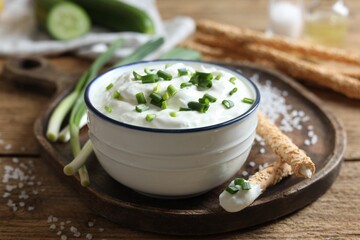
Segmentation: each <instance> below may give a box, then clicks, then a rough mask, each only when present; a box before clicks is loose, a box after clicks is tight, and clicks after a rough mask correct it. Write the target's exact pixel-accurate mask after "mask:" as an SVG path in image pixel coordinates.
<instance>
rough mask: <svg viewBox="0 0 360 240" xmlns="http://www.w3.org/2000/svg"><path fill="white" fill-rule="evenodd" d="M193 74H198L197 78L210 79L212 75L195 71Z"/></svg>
mask: <svg viewBox="0 0 360 240" xmlns="http://www.w3.org/2000/svg"><path fill="white" fill-rule="evenodd" d="M195 75H197V76H199V79H206V80H212V79H213V78H214V76H213V75H212V74H211V73H206V72H196V73H195Z"/></svg>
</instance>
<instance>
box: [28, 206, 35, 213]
mask: <svg viewBox="0 0 360 240" xmlns="http://www.w3.org/2000/svg"><path fill="white" fill-rule="evenodd" d="M34 209H35V207H34V206H28V208H27V210H28V211H29V212H30V211H34Z"/></svg>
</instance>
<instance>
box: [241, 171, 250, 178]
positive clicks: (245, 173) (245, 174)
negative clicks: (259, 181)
mask: <svg viewBox="0 0 360 240" xmlns="http://www.w3.org/2000/svg"><path fill="white" fill-rule="evenodd" d="M241 174H242V175H243V176H244V177H247V176H249V173H248V172H247V171H243V172H242V173H241Z"/></svg>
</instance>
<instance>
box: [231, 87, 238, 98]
mask: <svg viewBox="0 0 360 240" xmlns="http://www.w3.org/2000/svg"><path fill="white" fill-rule="evenodd" d="M237 90H238V89H237V88H233V89H232V90H231V91H230V92H229V95H230V96H231V95H233V94H234V93H236V92H237Z"/></svg>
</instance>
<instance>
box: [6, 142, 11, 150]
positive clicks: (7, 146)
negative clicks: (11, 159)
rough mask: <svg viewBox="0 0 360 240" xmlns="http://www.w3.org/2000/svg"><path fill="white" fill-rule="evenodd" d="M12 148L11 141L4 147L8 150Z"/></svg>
mask: <svg viewBox="0 0 360 240" xmlns="http://www.w3.org/2000/svg"><path fill="white" fill-rule="evenodd" d="M11 148H12V145H11V144H10V143H8V144H6V145H5V146H4V149H5V150H7V151H8V150H10V149H11Z"/></svg>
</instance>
